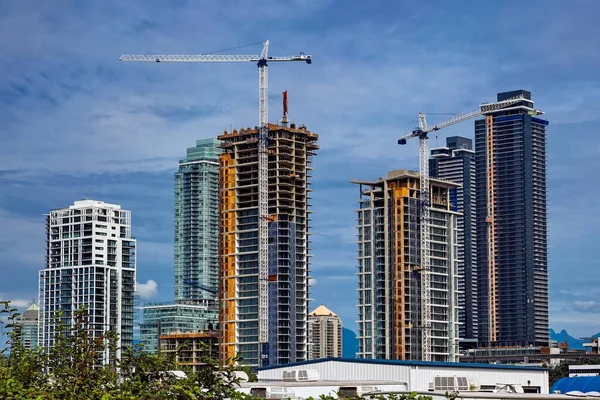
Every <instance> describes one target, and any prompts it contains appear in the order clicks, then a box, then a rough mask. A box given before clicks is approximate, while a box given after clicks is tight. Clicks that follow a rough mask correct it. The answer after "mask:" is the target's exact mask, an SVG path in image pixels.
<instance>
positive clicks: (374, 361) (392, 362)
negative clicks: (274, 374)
mask: <svg viewBox="0 0 600 400" xmlns="http://www.w3.org/2000/svg"><path fill="white" fill-rule="evenodd" d="M327 361H337V362H347V363H358V364H385V365H405V366H423V367H447V368H483V369H512V370H517V371H547V370H548V368H540V367H525V366H519V365H506V364H479V363H465V362H440V361H407V360H378V359H366V358H335V357H329V358H320V359H318V360H308V361H299V362H295V363H290V364H281V365H269V366H268V367H262V368H258V371H266V370H269V369H275V368H285V367H295V366H297V365H310V364H317V363H322V362H327Z"/></svg>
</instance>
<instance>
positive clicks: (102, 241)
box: [96, 239, 104, 243]
mask: <svg viewBox="0 0 600 400" xmlns="http://www.w3.org/2000/svg"><path fill="white" fill-rule="evenodd" d="M96 243H104V239H96Z"/></svg>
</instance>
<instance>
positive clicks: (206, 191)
mask: <svg viewBox="0 0 600 400" xmlns="http://www.w3.org/2000/svg"><path fill="white" fill-rule="evenodd" d="M221 152H222V150H221V148H220V147H219V141H218V140H217V139H202V140H197V141H196V146H194V147H190V148H188V149H187V154H186V157H185V158H184V159H182V160H181V161H179V167H178V169H177V172H176V173H175V192H174V194H175V257H174V265H175V279H174V289H175V290H174V292H175V293H174V299H175V301H174V302H163V303H152V304H146V305H144V306H143V307H142V310H143V322H142V323H141V324H140V343H141V344H142V345H143V349H144V351H146V352H149V353H155V352H156V351H157V350H158V348H159V337H160V336H161V335H165V334H170V333H173V332H179V333H182V334H188V333H189V334H192V333H199V332H207V331H211V332H213V331H216V330H217V328H218V318H219V317H218V303H217V297H218V296H217V294H218V287H219V154H221Z"/></svg>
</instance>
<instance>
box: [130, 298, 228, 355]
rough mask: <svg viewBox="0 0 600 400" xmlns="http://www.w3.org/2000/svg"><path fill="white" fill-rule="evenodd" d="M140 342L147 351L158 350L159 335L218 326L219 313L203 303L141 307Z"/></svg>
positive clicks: (211, 328)
mask: <svg viewBox="0 0 600 400" xmlns="http://www.w3.org/2000/svg"><path fill="white" fill-rule="evenodd" d="M142 310H143V322H142V323H141V324H140V344H141V345H142V348H143V350H144V351H145V352H147V353H156V352H157V351H158V344H159V343H158V342H159V337H161V336H162V335H166V334H168V333H172V332H179V333H197V332H205V331H212V330H216V329H217V328H218V321H219V313H218V311H217V310H213V309H211V308H209V307H207V306H205V305H198V304H186V303H183V302H176V303H153V304H147V305H145V306H144V307H142Z"/></svg>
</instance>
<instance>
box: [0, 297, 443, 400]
mask: <svg viewBox="0 0 600 400" xmlns="http://www.w3.org/2000/svg"><path fill="white" fill-rule="evenodd" d="M1 305H3V306H4V309H2V310H0V315H1V316H3V317H5V318H6V319H7V322H8V323H7V325H6V327H7V328H8V329H7V330H8V333H7V335H8V342H7V343H8V347H7V348H6V349H5V350H3V351H2V352H0V399H6V400H12V399H15V400H16V399H35V400H155V399H156V400H158V399H161V400H162V399H174V400H205V399H206V400H208V399H212V400H224V399H231V400H246V399H253V397H252V396H250V395H248V394H244V393H240V392H238V391H237V390H236V388H238V387H239V383H240V382H239V378H237V377H236V374H235V373H236V371H244V372H246V374H247V375H248V377H249V379H250V381H256V374H255V373H254V371H252V369H250V368H249V367H239V366H236V364H239V362H240V361H241V359H239V358H234V359H231V360H226V361H225V362H224V363H219V362H217V361H216V360H213V359H210V358H208V357H206V358H205V359H203V360H202V361H203V362H204V363H205V364H206V366H205V368H203V369H201V370H200V371H198V372H192V371H186V372H187V376H186V377H185V378H183V379H181V378H178V377H176V376H175V375H174V374H172V373H170V372H169V371H173V370H182V366H179V365H177V363H176V361H175V359H174V357H173V356H167V355H164V354H158V355H154V354H148V353H144V352H143V351H142V349H141V348H139V347H133V348H129V349H126V350H124V351H123V354H121V357H120V359H117V357H116V355H117V354H118V352H117V347H116V343H117V339H118V337H117V334H116V333H115V332H108V333H106V334H105V335H104V336H102V337H99V338H95V337H94V336H93V335H92V334H91V333H90V332H91V331H90V329H89V326H88V314H87V310H86V309H81V310H77V311H75V312H73V315H72V321H73V323H72V324H71V321H68V322H69V323H68V325H63V323H62V321H63V320H65V319H64V318H63V316H62V315H61V314H60V313H57V314H56V317H55V326H56V327H57V329H56V331H55V332H54V345H53V347H51V348H50V349H49V350H48V351H47V352H44V351H42V350H40V349H35V350H30V349H26V348H25V347H23V343H22V340H21V336H22V331H21V326H20V325H19V323H18V318H19V314H18V313H17V309H16V308H13V307H11V306H10V302H8V301H3V302H0V306H1ZM185 346H186V344H184V345H183V346H182V348H185ZM179 350H181V349H179ZM109 354H110V355H111V359H114V360H116V361H115V362H113V363H112V364H106V363H104V362H103V360H105V359H106V356H107V355H109ZM206 354H209V352H208V351H206ZM337 398H338V397H332V396H326V395H322V396H320V397H319V398H318V399H320V400H333V399H337ZM353 398H354V399H359V397H353ZM362 398H370V399H373V400H383V399H391V400H432V398H431V396H418V395H417V394H416V393H412V394H389V395H387V394H386V395H373V396H364V397H362ZM313 400H314V399H313Z"/></svg>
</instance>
